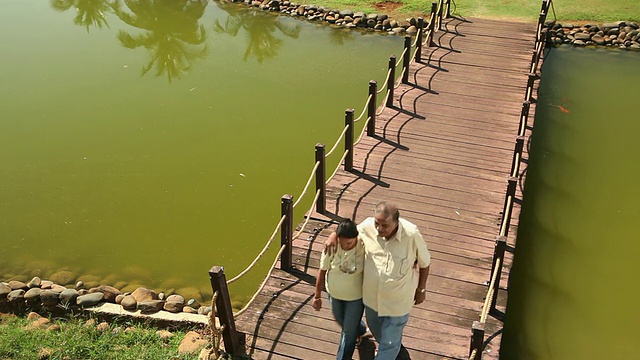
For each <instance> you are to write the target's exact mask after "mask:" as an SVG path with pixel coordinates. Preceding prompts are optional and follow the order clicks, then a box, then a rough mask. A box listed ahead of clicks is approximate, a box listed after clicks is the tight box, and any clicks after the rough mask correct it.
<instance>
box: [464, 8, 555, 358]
mask: <svg viewBox="0 0 640 360" xmlns="http://www.w3.org/2000/svg"><path fill="white" fill-rule="evenodd" d="M552 6H553V3H552V0H542V8H541V11H540V17H539V19H538V25H537V28H536V39H535V45H534V51H533V56H532V58H531V66H530V68H529V70H530V73H529V77H528V80H527V88H526V91H525V98H524V101H523V104H522V111H521V114H520V121H519V127H518V132H517V137H516V144H515V148H514V153H513V159H512V164H511V170H510V171H509V180H508V186H507V190H506V193H505V202H504V206H503V211H502V216H503V217H502V221H501V222H500V229H499V232H498V237H497V239H496V245H495V247H494V255H493V264H492V266H491V279H490V281H489V283H488V289H487V294H486V296H485V300H484V304H483V306H482V311H481V312H480V317H479V321H475V322H474V323H473V325H472V327H471V341H470V346H469V360H480V359H481V358H482V351H483V349H484V347H485V345H486V344H485V343H484V324H485V323H486V321H487V317H488V316H489V315H491V314H492V313H493V314H495V315H496V317H498V318H501V316H502V314H499V312H498V310H497V309H496V302H497V294H498V290H499V288H500V274H501V273H502V267H503V265H504V255H505V250H506V248H507V245H506V239H507V237H508V235H509V226H510V224H511V214H512V211H513V205H514V203H515V193H516V185H517V181H518V180H517V177H518V175H519V173H520V163H521V160H522V152H523V149H524V135H525V132H526V129H527V119H528V117H529V109H530V105H531V103H533V102H535V99H534V98H533V89H534V85H535V80H538V79H539V75H538V73H537V72H538V70H539V69H538V65H539V62H540V59H541V57H542V53H543V51H544V44H545V42H546V39H545V38H544V37H545V36H546V34H545V31H544V26H545V21H546V17H547V14H548V12H549V8H550V7H552ZM554 16H555V14H554Z"/></svg>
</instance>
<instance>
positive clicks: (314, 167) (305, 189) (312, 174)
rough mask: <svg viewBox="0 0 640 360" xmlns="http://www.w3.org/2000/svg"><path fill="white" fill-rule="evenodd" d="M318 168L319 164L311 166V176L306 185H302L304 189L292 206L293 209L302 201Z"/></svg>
mask: <svg viewBox="0 0 640 360" xmlns="http://www.w3.org/2000/svg"><path fill="white" fill-rule="evenodd" d="M318 166H320V162H318V161H316V164H315V165H314V166H313V169H312V170H311V176H309V179H308V180H307V183H306V184H305V185H304V189H303V190H302V193H301V194H300V196H299V197H298V200H297V201H296V202H295V203H294V204H293V208H294V209H295V208H296V206H298V204H299V203H300V201H302V198H303V197H304V195H305V194H306V193H307V190H308V189H309V185H311V180H313V177H314V176H315V175H316V170H317V169H318Z"/></svg>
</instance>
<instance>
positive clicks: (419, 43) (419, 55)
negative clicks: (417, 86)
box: [414, 17, 424, 62]
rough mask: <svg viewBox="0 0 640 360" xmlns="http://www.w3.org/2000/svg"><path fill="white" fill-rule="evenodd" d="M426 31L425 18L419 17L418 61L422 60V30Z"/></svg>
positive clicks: (417, 37) (416, 59)
mask: <svg viewBox="0 0 640 360" xmlns="http://www.w3.org/2000/svg"><path fill="white" fill-rule="evenodd" d="M423 31H424V19H423V18H421V17H419V18H418V34H417V36H416V57H415V58H414V60H415V61H416V62H420V61H422V32H423Z"/></svg>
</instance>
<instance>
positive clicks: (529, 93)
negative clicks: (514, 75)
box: [524, 73, 538, 103]
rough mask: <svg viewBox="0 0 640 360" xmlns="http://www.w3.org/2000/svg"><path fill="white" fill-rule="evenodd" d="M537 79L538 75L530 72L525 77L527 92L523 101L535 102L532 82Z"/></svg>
mask: <svg viewBox="0 0 640 360" xmlns="http://www.w3.org/2000/svg"><path fill="white" fill-rule="evenodd" d="M537 79H538V75H536V74H534V73H531V74H529V78H528V79H527V93H526V94H525V97H524V101H528V102H530V103H535V102H536V99H534V98H533V86H534V82H535V81H536V80H537Z"/></svg>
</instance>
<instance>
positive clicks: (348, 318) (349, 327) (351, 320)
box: [330, 297, 366, 360]
mask: <svg viewBox="0 0 640 360" xmlns="http://www.w3.org/2000/svg"><path fill="white" fill-rule="evenodd" d="M330 299H331V311H332V312H333V316H334V317H335V318H336V321H337V322H338V324H340V327H341V328H342V333H341V334H340V345H339V346H338V355H337V357H336V359H337V360H351V358H352V356H353V352H354V351H355V349H356V341H357V338H358V336H360V335H362V334H364V331H363V330H362V325H361V322H362V313H363V312H364V304H363V303H362V299H358V300H353V301H345V300H338V299H334V298H333V297H331V298H330ZM365 330H366V328H365Z"/></svg>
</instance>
